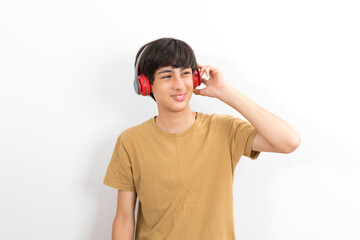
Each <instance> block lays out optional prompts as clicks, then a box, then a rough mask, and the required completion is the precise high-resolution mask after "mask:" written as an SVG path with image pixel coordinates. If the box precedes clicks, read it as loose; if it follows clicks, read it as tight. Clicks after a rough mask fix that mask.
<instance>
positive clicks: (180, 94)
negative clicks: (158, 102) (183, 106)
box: [171, 92, 186, 97]
mask: <svg viewBox="0 0 360 240" xmlns="http://www.w3.org/2000/svg"><path fill="white" fill-rule="evenodd" d="M184 94H186V92H185V93H179V94H175V95H171V96H172V97H175V96H182V95H184Z"/></svg>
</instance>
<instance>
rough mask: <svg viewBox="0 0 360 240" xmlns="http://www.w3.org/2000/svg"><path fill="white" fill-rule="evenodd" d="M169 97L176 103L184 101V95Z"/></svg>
mask: <svg viewBox="0 0 360 240" xmlns="http://www.w3.org/2000/svg"><path fill="white" fill-rule="evenodd" d="M171 97H172V98H173V99H175V100H176V101H182V100H184V99H185V97H186V93H183V94H176V95H171Z"/></svg>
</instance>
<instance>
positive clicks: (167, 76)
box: [161, 75, 171, 79]
mask: <svg viewBox="0 0 360 240" xmlns="http://www.w3.org/2000/svg"><path fill="white" fill-rule="evenodd" d="M170 77H171V76H170V75H166V76H164V77H162V78H161V79H166V78H170Z"/></svg>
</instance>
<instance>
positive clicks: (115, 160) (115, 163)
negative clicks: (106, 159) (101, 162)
mask: <svg viewBox="0 0 360 240" xmlns="http://www.w3.org/2000/svg"><path fill="white" fill-rule="evenodd" d="M123 141H124V139H123V137H122V135H121V134H120V135H119V136H118V138H117V140H116V144H115V148H114V151H113V154H112V157H111V160H110V163H109V165H108V167H107V171H106V174H105V178H104V181H103V183H104V184H105V185H107V186H109V187H113V188H116V189H119V190H127V191H135V184H134V178H133V169H132V165H131V161H130V157H129V154H128V152H127V150H126V149H125V146H124V142H123Z"/></svg>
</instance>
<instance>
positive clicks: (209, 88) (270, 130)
mask: <svg viewBox="0 0 360 240" xmlns="http://www.w3.org/2000/svg"><path fill="white" fill-rule="evenodd" d="M198 67H199V68H200V76H203V74H204V73H205V74H206V75H207V76H209V79H208V80H205V79H202V83H204V84H205V85H206V87H205V88H203V89H194V94H196V95H202V96H208V97H215V98H218V99H219V100H221V101H223V102H224V103H226V104H228V105H229V106H231V107H232V108H234V109H235V110H237V111H238V112H239V113H240V114H241V115H243V116H244V117H245V118H246V119H247V120H248V121H249V122H250V123H251V124H252V125H253V126H254V127H255V128H256V130H257V131H258V134H257V135H256V137H255V139H254V142H253V146H252V149H253V150H255V151H263V152H278V153H291V152H293V151H294V150H295V149H296V148H298V146H299V145H300V141H301V137H300V134H299V133H297V132H296V131H295V130H294V129H293V128H292V127H291V126H290V125H289V124H288V123H287V122H285V121H284V120H282V119H280V118H279V117H277V116H275V115H274V114H272V113H270V112H268V111H267V110H265V109H264V108H262V107H261V106H259V105H257V104H256V103H255V102H253V101H251V100H250V99H249V98H247V97H246V96H244V95H243V94H242V93H240V92H239V91H238V90H237V89H236V88H235V87H233V86H231V85H230V84H229V83H227V82H226V81H225V78H224V75H223V73H222V72H221V71H220V70H219V69H217V68H215V67H212V66H210V65H205V66H202V65H200V64H198Z"/></svg>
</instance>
